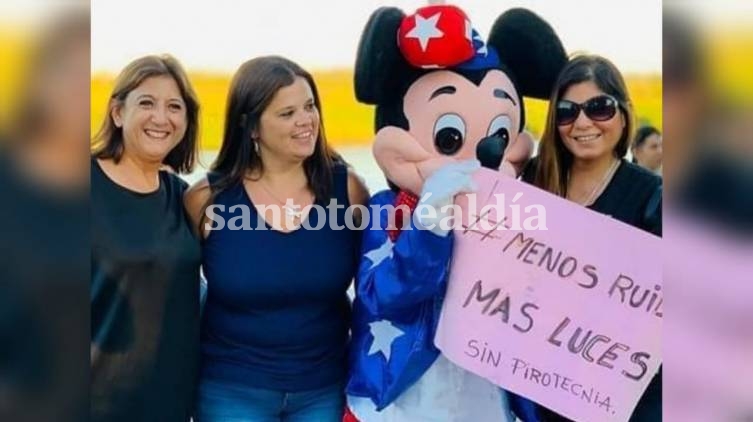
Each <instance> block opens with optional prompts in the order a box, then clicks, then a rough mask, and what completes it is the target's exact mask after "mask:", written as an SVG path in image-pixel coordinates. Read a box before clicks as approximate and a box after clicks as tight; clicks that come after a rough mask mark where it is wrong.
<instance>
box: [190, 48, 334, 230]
mask: <svg viewBox="0 0 753 422" xmlns="http://www.w3.org/2000/svg"><path fill="white" fill-rule="evenodd" d="M298 77H300V78H303V79H305V80H306V82H307V83H308V84H309V86H310V87H311V91H312V93H313V94H314V104H315V105H316V108H317V110H319V135H318V137H317V139H316V146H315V147H314V153H313V154H312V155H311V156H310V157H308V158H306V159H305V160H304V162H303V168H304V171H305V173H306V179H307V181H308V187H309V189H311V191H312V192H313V193H314V196H315V197H316V198H317V200H327V199H328V198H329V195H330V189H331V185H332V166H333V164H334V163H335V162H339V161H341V160H340V159H339V157H338V156H337V155H336V154H335V153H334V152H333V151H332V150H331V149H330V148H329V146H328V145H327V138H326V136H325V134H324V119H323V117H322V114H323V113H322V104H321V100H320V98H319V92H318V91H317V89H316V84H315V83H314V78H313V77H312V76H311V74H309V73H308V72H307V71H305V70H304V69H303V68H301V67H300V66H299V65H297V64H296V63H294V62H292V61H291V60H288V59H286V58H283V57H279V56H263V57H257V58H254V59H251V60H249V61H247V62H245V63H243V64H242V65H241V67H240V68H239V69H238V71H237V72H236V73H235V76H233V80H232V82H231V84H230V92H229V94H228V101H227V109H226V113H225V132H224V135H223V138H222V146H221V147H220V152H219V154H218V155H217V158H216V159H215V161H214V163H212V166H211V171H212V172H214V173H215V174H216V175H217V177H218V178H217V181H216V182H214V183H213V184H212V191H213V193H212V195H211V198H210V202H209V203H208V204H207V205H209V204H211V203H212V202H213V201H214V197H215V196H216V195H217V193H219V192H222V191H223V190H226V189H228V188H230V187H232V186H236V185H237V184H239V183H242V182H243V179H244V177H245V176H246V175H247V174H248V173H249V172H251V173H255V172H263V171H264V167H263V163H262V161H261V156H260V155H259V153H258V152H257V150H256V148H254V145H253V141H252V139H251V137H252V134H253V133H254V132H256V131H258V130H259V122H260V120H261V115H262V113H263V112H264V110H265V109H266V108H267V107H268V106H269V104H270V103H271V102H272V99H273V98H274V96H275V94H277V91H279V90H280V88H284V87H286V86H290V85H292V84H293V83H294V82H295V79H296V78H298ZM202 215H203V213H202Z"/></svg>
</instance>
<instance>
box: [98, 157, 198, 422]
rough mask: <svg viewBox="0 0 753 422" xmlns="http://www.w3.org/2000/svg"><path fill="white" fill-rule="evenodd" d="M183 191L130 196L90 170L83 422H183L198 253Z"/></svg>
mask: <svg viewBox="0 0 753 422" xmlns="http://www.w3.org/2000/svg"><path fill="white" fill-rule="evenodd" d="M186 187H187V185H186V183H185V182H184V181H182V180H181V179H180V178H179V177H178V176H176V175H174V174H170V173H167V172H160V186H159V189H157V190H156V191H154V192H151V193H137V192H133V191H131V190H128V189H127V188H125V187H123V186H120V185H118V184H116V183H115V182H114V181H112V180H110V179H109V178H108V177H107V175H106V174H105V173H104V172H103V171H102V169H101V168H100V166H99V164H98V163H97V162H96V160H94V159H92V164H91V285H90V303H91V352H90V355H91V374H90V376H91V388H90V400H91V419H90V420H91V421H108V422H115V421H124V422H126V421H127V422H133V421H155V422H157V421H160V422H162V421H168V422H172V421H187V420H188V418H189V416H190V412H191V408H192V405H193V396H194V392H195V382H196V373H197V372H196V371H197V367H198V345H199V265H200V263H201V249H200V245H199V240H198V238H197V237H196V236H195V235H194V233H193V232H192V230H191V226H190V224H189V222H188V220H187V216H186V214H185V212H184V209H183V199H182V198H183V192H184V191H185V189H186Z"/></svg>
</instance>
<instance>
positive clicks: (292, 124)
mask: <svg viewBox="0 0 753 422" xmlns="http://www.w3.org/2000/svg"><path fill="white" fill-rule="evenodd" d="M368 198H369V194H368V192H367V190H366V188H365V186H364V185H363V183H362V182H361V180H360V179H359V178H358V177H357V176H356V175H355V173H353V172H352V171H350V170H349V169H348V168H347V167H346V165H345V164H344V163H343V162H342V161H341V160H339V159H338V157H337V155H336V154H335V153H334V152H333V151H332V150H331V149H330V148H329V147H328V146H327V142H326V137H325V134H324V127H323V124H322V115H321V101H320V98H319V94H318V92H317V88H316V85H315V83H314V80H313V78H312V77H311V75H310V74H309V73H308V72H306V71H305V70H303V69H302V68H301V67H300V66H298V65H297V64H295V63H293V62H292V61H290V60H288V59H285V58H282V57H277V56H266V57H258V58H255V59H252V60H249V61H248V62H246V63H244V64H243V65H242V66H241V67H240V68H239V69H238V71H237V72H236V74H235V76H234V77H233V81H232V83H231V86H230V92H229V95H228V106H227V112H226V116H225V131H224V137H223V141H222V146H221V149H220V152H219V155H218V157H217V159H216V160H215V162H214V163H213V164H212V166H211V171H210V172H209V174H208V176H207V178H205V179H203V180H201V181H199V182H198V183H197V184H196V185H194V186H192V187H191V189H190V190H189V191H188V192H187V194H186V197H185V204H186V208H187V210H188V212H189V214H190V215H191V217H192V220H193V222H194V224H195V227H196V229H197V231H198V232H199V233H200V235H201V237H202V238H203V269H204V274H205V276H206V278H207V286H208V293H207V299H206V304H205V307H204V311H203V312H204V314H203V317H202V318H203V320H202V335H201V375H200V382H199V392H198V403H197V411H196V420H197V421H198V422H218V421H226V420H233V421H238V422H241V421H291V422H292V421H322V422H335V421H337V422H339V421H340V420H342V415H343V410H344V405H345V403H344V383H345V377H346V371H347V362H346V360H347V359H346V347H347V344H348V338H349V334H348V328H349V326H350V302H349V299H348V297H347V294H346V291H347V289H348V286H349V285H350V283H351V281H352V279H353V277H354V275H355V273H356V270H357V267H358V261H359V258H360V255H359V249H360V231H359V230H356V229H353V228H352V227H354V226H353V225H351V226H345V227H343V229H341V230H337V229H334V228H333V226H334V225H335V224H337V225H340V226H343V225H344V224H345V223H346V221H345V220H346V218H347V215H348V214H347V213H346V210H345V209H346V208H347V207H348V206H350V205H351V204H353V205H356V204H362V205H363V204H365V203H366V202H367V200H368ZM331 201H336V203H337V204H338V205H341V206H343V207H341V208H340V209H338V210H337V211H336V212H329V211H328V212H326V213H320V212H314V210H313V206H327V205H328V204H329V203H330V202H331ZM209 206H212V209H211V210H210V209H208V207H209ZM210 211H211V213H210ZM244 214H245V215H246V217H248V218H249V220H248V221H249V222H253V223H254V224H256V225H255V226H251V225H250V224H249V226H248V227H246V228H245V229H243V228H242V227H237V226H240V225H241V224H238V223H237V222H233V221H232V220H233V219H240V218H243V215H244ZM208 217H211V218H208ZM218 217H221V218H222V219H223V220H224V224H219V223H218V222H217V221H216V220H217V219H218ZM356 220H358V216H356ZM359 226H360V222H359ZM209 227H214V229H212V230H209ZM239 228H240V229H239Z"/></svg>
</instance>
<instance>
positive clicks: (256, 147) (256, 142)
mask: <svg viewBox="0 0 753 422" xmlns="http://www.w3.org/2000/svg"><path fill="white" fill-rule="evenodd" d="M252 142H253V143H254V152H256V155H259V138H254V139H253V141H252Z"/></svg>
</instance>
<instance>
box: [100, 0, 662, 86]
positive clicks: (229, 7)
mask: <svg viewBox="0 0 753 422" xmlns="http://www.w3.org/2000/svg"><path fill="white" fill-rule="evenodd" d="M448 3H452V4H456V5H458V6H460V7H461V8H463V9H464V10H465V12H466V13H467V14H468V16H469V17H470V19H471V22H472V23H473V25H474V27H475V28H476V29H477V30H478V31H479V32H480V33H481V35H482V36H483V37H484V38H486V36H488V33H489V29H490V28H491V25H492V23H493V22H494V20H495V19H496V18H497V16H499V15H500V14H501V13H502V12H503V11H504V10H506V9H507V8H510V7H513V6H523V7H527V8H529V9H531V10H532V11H534V12H536V13H537V14H539V15H540V16H542V17H543V18H544V19H545V20H547V21H548V22H549V23H550V24H551V25H552V27H554V29H555V31H556V32H557V33H558V35H559V36H560V38H561V39H562V41H563V44H564V45H565V48H566V49H567V51H568V52H569V53H571V52H574V51H586V52H590V53H596V54H601V55H604V56H606V57H608V58H609V59H611V60H612V61H614V62H615V64H616V65H617V66H618V67H619V68H620V70H622V71H623V72H625V73H631V72H661V0H629V1H626V0H568V1H565V0H504V1H500V0H455V1H450V2H448ZM91 4H92V70H93V71H94V72H99V71H108V72H118V71H120V69H122V68H123V67H124V66H125V65H126V64H127V63H128V62H129V61H131V60H132V59H135V58H136V57H139V56H142V55H145V54H153V53H170V54H173V55H174V56H176V57H177V58H178V59H179V60H181V61H182V62H183V63H184V64H185V65H186V66H187V67H189V68H192V69H201V70H211V71H223V72H233V71H234V70H235V69H236V68H237V67H238V66H239V65H240V64H241V63H242V62H244V61H246V60H248V59H250V58H252V57H255V56H258V55H262V54H279V55H283V56H286V57H289V58H291V59H293V60H294V61H297V62H299V63H300V64H301V65H303V66H304V67H307V68H309V69H321V68H333V67H346V68H347V67H351V66H352V65H353V62H354V61H355V54H356V49H357V45H358V40H359V37H360V34H361V31H362V29H363V27H364V25H365V24H366V21H367V20H368V17H369V15H370V14H371V12H373V11H374V10H375V9H376V8H377V7H379V6H383V5H389V6H397V7H400V8H401V9H403V11H405V12H406V13H411V12H413V11H414V10H415V9H416V8H417V7H420V6H423V5H426V4H428V1H427V0H391V1H388V0H200V1H196V0H129V1H120V0H92V2H91Z"/></svg>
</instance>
